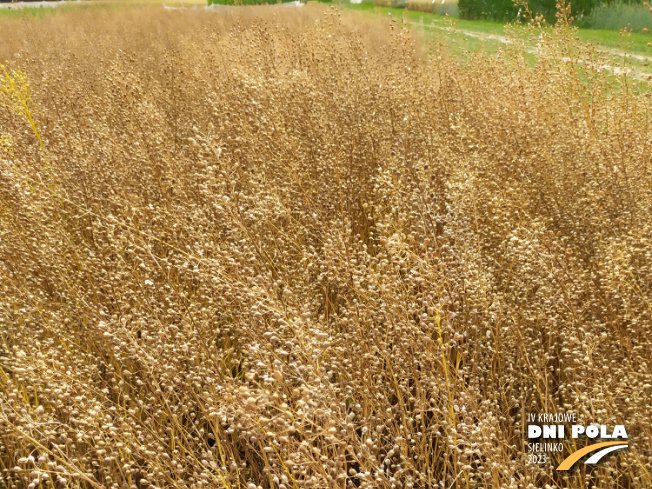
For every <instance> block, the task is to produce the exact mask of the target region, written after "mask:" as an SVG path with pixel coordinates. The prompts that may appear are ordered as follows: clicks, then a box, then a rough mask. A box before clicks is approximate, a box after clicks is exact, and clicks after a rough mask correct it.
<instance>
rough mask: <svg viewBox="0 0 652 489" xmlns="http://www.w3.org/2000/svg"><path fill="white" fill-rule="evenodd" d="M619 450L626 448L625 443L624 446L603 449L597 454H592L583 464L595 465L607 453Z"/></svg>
mask: <svg viewBox="0 0 652 489" xmlns="http://www.w3.org/2000/svg"><path fill="white" fill-rule="evenodd" d="M621 448H627V444H626V443H625V444H621V445H614V446H613V447H607V448H603V449H602V450H600V451H599V452H597V453H594V454H593V455H591V457H590V458H589V459H588V460H587V461H586V462H584V463H585V464H597V463H598V462H599V461H600V459H601V458H602V457H604V456H605V455H607V454H608V453H611V452H613V451H614V450H620V449H621Z"/></svg>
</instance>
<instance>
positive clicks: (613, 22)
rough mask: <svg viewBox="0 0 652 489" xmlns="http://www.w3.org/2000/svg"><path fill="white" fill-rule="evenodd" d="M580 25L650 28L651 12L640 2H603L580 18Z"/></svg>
mask: <svg viewBox="0 0 652 489" xmlns="http://www.w3.org/2000/svg"><path fill="white" fill-rule="evenodd" d="M581 25H582V26H583V27H588V28H591V29H611V30H620V29H623V28H626V27H627V28H630V29H633V30H636V31H641V30H642V29H646V28H647V29H651V28H652V13H651V12H650V8H649V7H645V6H644V5H643V4H642V3H641V2H626V1H615V2H611V3H603V4H601V5H599V6H597V7H595V8H594V9H593V10H592V11H591V12H590V13H589V14H588V15H586V16H585V17H584V18H583V19H581Z"/></svg>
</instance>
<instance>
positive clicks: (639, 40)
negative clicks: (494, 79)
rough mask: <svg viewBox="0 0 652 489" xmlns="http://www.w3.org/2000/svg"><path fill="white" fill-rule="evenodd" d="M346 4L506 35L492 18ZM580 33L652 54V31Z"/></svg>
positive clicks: (586, 37)
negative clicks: (650, 44) (452, 15)
mask: <svg viewBox="0 0 652 489" xmlns="http://www.w3.org/2000/svg"><path fill="white" fill-rule="evenodd" d="M343 5H344V6H345V7H346V8H349V9H352V10H359V11H367V12H370V13H375V14H378V15H387V14H388V13H391V14H392V15H394V16H395V17H396V18H405V19H408V20H409V21H410V22H420V19H423V22H424V24H426V25H435V26H439V27H444V26H450V25H451V23H454V26H455V28H456V29H458V30H464V31H469V32H473V33H478V34H485V35H499V36H500V35H504V24H503V23H501V22H491V21H484V20H462V19H457V18H451V17H445V16H443V15H437V14H430V13H427V12H417V11H409V10H407V9H398V8H389V7H377V6H375V5H368V4H357V5H354V4H343ZM578 37H579V38H580V39H581V40H582V41H585V42H594V43H597V44H599V45H600V46H602V47H603V48H607V49H618V50H625V49H629V50H630V51H631V52H632V53H636V54H642V55H647V56H649V57H651V58H652V48H651V47H648V46H647V44H648V43H652V33H642V32H631V33H628V34H627V37H625V36H623V35H622V34H620V33H619V32H617V31H608V30H598V29H579V30H578Z"/></svg>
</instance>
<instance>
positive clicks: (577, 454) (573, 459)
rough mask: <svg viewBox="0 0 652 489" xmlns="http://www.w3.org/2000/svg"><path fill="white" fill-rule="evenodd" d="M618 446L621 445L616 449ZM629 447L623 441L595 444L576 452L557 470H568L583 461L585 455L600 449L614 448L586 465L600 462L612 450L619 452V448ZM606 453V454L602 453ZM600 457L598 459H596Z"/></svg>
mask: <svg viewBox="0 0 652 489" xmlns="http://www.w3.org/2000/svg"><path fill="white" fill-rule="evenodd" d="M616 445H619V446H618V447H616ZM626 446H628V443H626V442H625V443H623V442H622V441H605V442H603V443H594V444H593V445H589V446H588V447H584V448H582V449H580V450H578V451H576V452H573V453H571V454H570V455H569V456H568V457H567V458H566V460H564V461H563V462H562V463H561V464H559V467H557V470H568V469H570V468H571V467H572V466H573V465H574V464H575V462H577V461H578V460H579V459H581V458H582V457H583V456H584V455H587V454H589V453H591V452H595V451H596V450H599V449H600V448H606V447H614V448H612V449H611V450H603V451H601V452H598V453H596V454H595V455H594V456H592V457H591V458H590V459H589V460H587V461H586V463H587V464H588V463H595V462H597V461H598V460H600V459H601V458H602V457H603V456H605V455H606V454H607V453H609V452H610V451H612V450H617V449H619V448H625V447H626ZM602 452H604V453H602ZM597 455H599V456H598V457H596V456H597Z"/></svg>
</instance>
